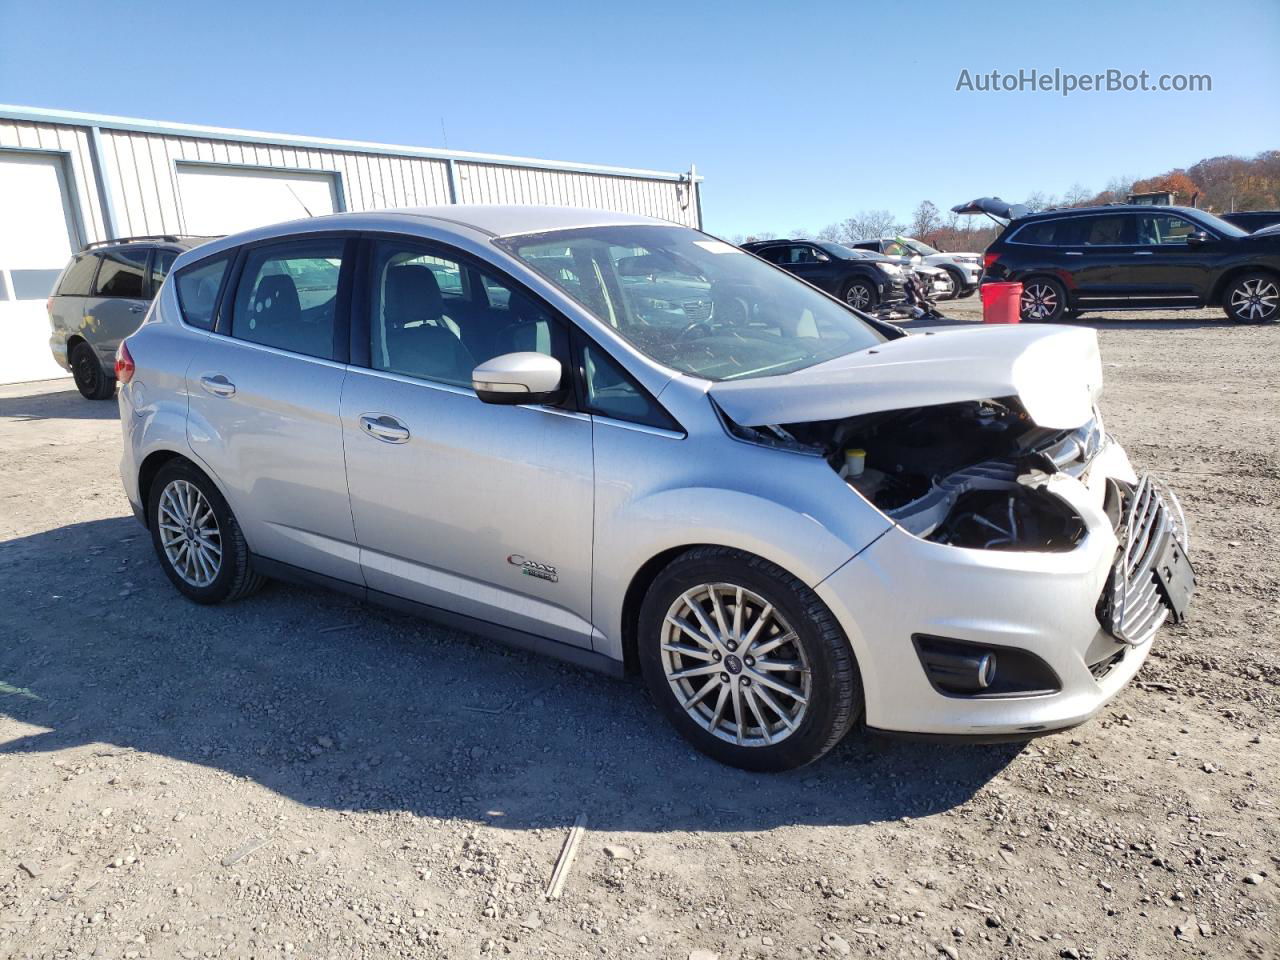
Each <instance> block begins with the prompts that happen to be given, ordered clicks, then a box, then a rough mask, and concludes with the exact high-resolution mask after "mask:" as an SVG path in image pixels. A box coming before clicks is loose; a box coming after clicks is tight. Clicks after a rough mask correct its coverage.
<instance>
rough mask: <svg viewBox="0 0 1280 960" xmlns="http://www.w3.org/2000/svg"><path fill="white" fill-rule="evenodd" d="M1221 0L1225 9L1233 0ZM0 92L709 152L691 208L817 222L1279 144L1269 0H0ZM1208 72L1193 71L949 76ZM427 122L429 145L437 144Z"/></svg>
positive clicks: (302, 125)
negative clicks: (962, 88)
mask: <svg viewBox="0 0 1280 960" xmlns="http://www.w3.org/2000/svg"><path fill="white" fill-rule="evenodd" d="M1228 13H1229V15H1228ZM0 27H2V29H0V102H6V103H17V104H23V105H29V106H42V107H59V108H63V109H70V110H82V111H88V112H96V113H112V114H121V115H126V116H139V117H145V118H149V119H156V120H176V121H183V122H188V123H201V124H210V125H217V126H228V127H245V128H251V129H258V130H269V131H278V132H286V133H300V134H311V135H316V136H332V137H341V138H350V139H359V140H379V141H389V142H394V143H410V144H419V145H428V146H445V145H447V146H449V147H452V148H454V149H461V150H479V151H489V152H496V153H511V154H520V155H525V156H537V157H546V158H552V159H561V160H578V161H584V162H593V163H608V164H619V165H624V166H635V167H651V168H656V169H664V170H682V169H687V168H688V166H689V164H690V163H696V164H697V165H698V170H699V172H700V173H701V174H703V175H705V177H706V178H707V179H706V183H705V185H704V194H703V201H704V210H705V217H706V226H707V229H709V230H711V231H713V232H717V233H722V234H725V235H733V234H736V233H747V232H752V231H759V230H772V231H775V232H778V233H785V232H787V231H790V230H791V229H792V228H795V227H804V228H807V229H810V230H816V229H818V228H820V227H822V226H823V225H825V224H827V223H830V222H833V221H836V220H840V219H843V218H844V217H847V216H849V215H851V214H853V213H855V212H856V211H858V210H863V209H872V208H888V209H890V210H893V211H894V212H896V213H898V214H899V215H900V216H902V217H904V218H905V217H906V216H908V215H909V213H910V211H911V210H912V209H913V208H914V206H915V205H916V204H917V203H918V202H919V201H920V200H922V199H930V200H932V201H934V202H935V203H936V204H938V206H940V207H944V208H945V207H949V206H951V205H953V204H955V203H957V202H960V201H962V200H968V199H971V198H972V197H973V196H975V195H982V194H989V193H995V194H999V195H1001V196H1004V197H1005V198H1012V199H1020V198H1022V197H1023V196H1025V195H1026V194H1027V193H1029V192H1031V191H1033V190H1040V191H1044V192H1046V193H1061V192H1063V191H1065V190H1066V189H1067V188H1069V187H1070V186H1071V185H1072V184H1073V183H1076V182H1079V183H1082V184H1084V185H1086V186H1088V187H1090V188H1092V189H1095V190H1098V189H1102V187H1103V186H1105V184H1106V181H1107V180H1108V179H1109V178H1111V177H1112V176H1116V175H1126V174H1127V175H1137V176H1141V175H1150V174H1155V173H1159V172H1163V171H1164V170H1166V169H1168V168H1171V167H1175V166H1180V165H1187V164H1190V163H1193V162H1195V161H1196V160H1199V159H1201V158H1203V157H1206V156H1212V155H1217V154H1224V153H1239V154H1253V153H1256V152H1258V151H1260V150H1263V149H1274V148H1280V98H1278V97H1277V96H1276V91H1277V90H1280V3H1277V2H1276V0H1256V2H1249V3H1244V2H1240V3H1233V4H1231V5H1230V6H1229V7H1225V6H1214V5H1209V4H1204V3H1203V2H1199V3H1193V2H1182V0H1173V2H1132V3H1126V4H1124V5H1123V6H1121V5H1115V4H1109V3H1093V2H1073V3H1027V2H1023V3H1005V2H982V3H967V4H962V3H956V2H954V0H952V2H946V3H934V2H926V0H916V2H914V3H875V4H872V3H853V2H821V0H810V2H809V3H804V4H784V3H779V2H776V0H773V2H767V3H756V2H750V0H734V2H720V3H704V4H696V3H689V2H687V0H684V2H670V3H668V2H665V0H660V2H648V3H644V4H625V5H623V4H607V3H600V2H599V0H592V2H579V0H555V2H554V3H552V2H538V3H529V2H523V3H516V2H512V3H508V2H494V3H484V2H471V3H462V4H459V3H432V2H400V3H389V2H378V0H366V2H362V3H351V2H349V0H348V2H328V0H308V2H305V3H286V2H279V3H277V2H264V0H258V2H254V3H245V2H241V0H220V2H218V3H213V4H200V5H194V4H193V5H187V4H182V3H173V4H157V3H155V2H154V0H152V2H150V3H145V4H143V3H130V2H125V0H108V2H103V0H95V2H92V3H84V2H73V0H61V2H59V3H57V4H52V3H31V2H25V0H0ZM1055 67H1057V68H1060V69H1062V70H1064V71H1071V72H1075V73H1081V74H1083V73H1092V72H1095V71H1104V70H1107V69H1109V68H1114V69H1117V70H1120V71H1123V72H1132V73H1137V72H1139V71H1141V70H1147V71H1149V72H1150V73H1151V74H1152V76H1153V77H1155V76H1158V75H1159V74H1161V73H1205V74H1209V75H1211V76H1212V79H1213V90H1212V92H1209V93H1150V92H1148V93H1105V92H1091V93H1076V94H1074V95H1072V96H1070V97H1065V98H1064V97H1062V96H1060V95H1058V94H1055V93H1030V92H1023V93H997V94H990V93H969V92H957V91H956V89H955V87H956V83H957V79H958V77H959V76H960V71H961V70H962V69H968V70H969V71H970V72H971V74H978V73H986V72H989V71H991V70H1000V71H1002V72H1009V73H1016V72H1017V71H1018V69H1019V68H1026V69H1028V70H1029V69H1031V68H1038V69H1040V70H1042V71H1045V70H1047V71H1052V70H1053V69H1054V68H1055ZM446 139H447V143H446Z"/></svg>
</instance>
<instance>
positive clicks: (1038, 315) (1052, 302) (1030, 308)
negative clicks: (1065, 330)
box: [1018, 277, 1069, 323]
mask: <svg viewBox="0 0 1280 960" xmlns="http://www.w3.org/2000/svg"><path fill="white" fill-rule="evenodd" d="M1018 308H1019V309H1018V314H1019V316H1020V317H1021V318H1022V322H1023V323H1054V322H1056V321H1058V320H1062V319H1064V318H1065V317H1066V316H1067V313H1068V312H1069V311H1068V309H1067V291H1066V290H1065V289H1063V286H1062V284H1060V283H1059V282H1058V281H1057V280H1050V279H1049V278H1048V277H1032V278H1031V279H1030V280H1027V281H1025V282H1024V283H1023V284H1022V299H1021V301H1020V302H1019V304H1018Z"/></svg>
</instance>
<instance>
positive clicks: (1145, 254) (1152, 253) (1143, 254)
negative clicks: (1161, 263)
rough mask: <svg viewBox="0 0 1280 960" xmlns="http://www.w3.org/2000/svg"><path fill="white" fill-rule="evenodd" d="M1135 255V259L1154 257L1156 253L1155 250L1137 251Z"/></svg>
mask: <svg viewBox="0 0 1280 960" xmlns="http://www.w3.org/2000/svg"><path fill="white" fill-rule="evenodd" d="M1133 255H1134V256H1135V257H1154V256H1155V255H1156V252H1155V251H1154V250H1135V251H1133Z"/></svg>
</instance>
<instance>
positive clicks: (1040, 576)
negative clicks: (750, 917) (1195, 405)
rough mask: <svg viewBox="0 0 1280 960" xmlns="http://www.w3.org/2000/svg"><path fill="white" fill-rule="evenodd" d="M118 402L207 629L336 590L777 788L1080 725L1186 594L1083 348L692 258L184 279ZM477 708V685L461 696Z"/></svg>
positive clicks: (308, 246) (585, 254) (135, 480)
mask: <svg viewBox="0 0 1280 960" xmlns="http://www.w3.org/2000/svg"><path fill="white" fill-rule="evenodd" d="M116 375H117V379H118V380H119V383H120V389H119V402H120V410H121V421H122V425H123V430H124V457H123V460H122V463H121V470H122V475H123V479H124V486H125V490H126V492H127V494H128V497H129V500H130V502H131V503H132V504H133V506H134V509H135V511H136V512H137V514H138V516H139V517H140V518H141V519H142V521H143V522H144V523H145V524H146V525H147V526H148V528H149V529H150V531H151V536H152V540H153V543H154V546H155V551H156V555H157V557H158V559H159V562H160V564H161V565H162V567H163V568H164V570H165V572H166V574H167V575H168V577H169V579H170V580H171V581H172V583H173V584H174V586H175V587H176V588H177V589H178V590H179V591H180V592H182V593H183V594H184V595H185V596H187V597H189V598H190V599H192V600H194V601H196V602H198V603H217V602H221V601H225V600H231V599H236V598H239V597H243V596H245V595H247V594H248V593H250V592H252V591H253V590H254V589H255V588H256V587H257V586H258V585H259V584H260V583H261V582H262V578H263V577H264V576H271V577H280V578H283V579H298V580H305V581H307V582H311V583H320V584H326V585H329V586H332V587H334V588H335V589H339V590H343V591H346V592H348V593H350V594H353V595H355V596H358V597H364V598H368V599H370V600H375V601H378V602H382V603H387V604H391V605H393V606H396V607H398V608H401V609H406V610H411V611H416V612H420V613H422V614H424V615H426V616H430V617H435V618H441V619H445V620H446V621H448V622H450V623H453V624H459V625H462V626H464V627H466V628H468V629H471V630H474V631H476V632H479V633H483V634H486V635H490V636H495V637H498V638H500V639H504V640H507V641H510V642H514V643H517V644H520V645H523V646H526V647H530V648H533V649H537V650H540V651H545V652H547V653H551V654H554V655H558V656H562V657H564V658H566V659H568V660H571V661H573V662H575V663H579V664H583V665H587V666H591V667H596V668H599V669H601V670H604V671H607V672H612V673H618V674H620V673H623V672H624V671H625V670H626V669H628V668H635V669H638V670H639V672H640V673H642V674H643V676H644V678H645V681H646V682H647V684H648V686H649V689H650V691H651V692H652V694H653V697H654V699H655V700H656V702H657V704H658V706H659V707H660V708H661V710H662V711H663V712H664V713H665V714H666V715H667V716H668V717H669V718H670V719H671V721H672V722H673V723H674V724H675V726H676V727H677V729H679V731H680V732H681V733H682V734H684V735H685V736H686V737H688V738H689V740H690V741H692V743H693V744H695V745H696V746H697V747H698V748H699V749H701V750H703V751H705V752H707V753H708V754H710V755H712V756H714V757H717V758H719V759H720V760H723V761H725V762H727V763H731V764H736V765H738V766H742V767H747V768H753V769H760V770H780V769H785V768H789V767H794V766H798V765H800V764H803V763H807V762H810V761H812V760H814V759H816V758H818V757H820V756H821V755H822V754H824V753H825V752H826V751H828V750H829V749H831V747H833V746H834V745H835V744H836V743H837V742H839V740H840V739H841V738H842V737H843V736H844V735H845V734H846V733H847V732H848V731H849V730H850V729H851V728H852V727H853V726H854V725H855V724H857V723H859V722H865V724H866V725H867V726H869V727H874V728H880V729H882V730H889V731H897V732H909V733H924V734H945V735H952V736H957V735H958V736H967V737H978V738H987V739H990V738H1000V737H1014V738H1026V737H1029V736H1032V735H1034V734H1038V733H1044V732H1047V731H1051V730H1057V729H1061V728H1063V727H1068V726H1071V725H1073V724H1077V723H1080V722H1081V721H1083V720H1085V719H1086V718H1087V717H1089V716H1090V715H1091V714H1093V713H1094V712H1095V711H1096V710H1098V709H1099V708H1100V707H1101V706H1102V704H1104V703H1105V702H1106V701H1107V700H1108V699H1109V698H1110V697H1112V696H1114V695H1115V693H1116V692H1117V691H1118V690H1120V688H1121V687H1122V686H1123V685H1124V684H1125V683H1126V682H1127V681H1128V680H1129V678H1130V677H1132V676H1133V675H1134V673H1135V672H1137V670H1138V668H1139V666H1140V665H1141V664H1142V662H1143V659H1144V658H1145V657H1146V656H1147V652H1148V651H1149V650H1150V649H1151V643H1152V637H1153V636H1154V635H1155V633H1156V631H1157V629H1158V628H1159V627H1160V626H1161V624H1162V623H1163V622H1164V621H1165V620H1166V618H1168V617H1170V616H1173V617H1175V618H1176V617H1181V616H1182V615H1183V613H1184V611H1185V610H1186V605H1187V602H1188V597H1189V594H1190V590H1191V584H1192V580H1191V573H1190V567H1189V564H1188V561H1187V559H1186V554H1185V552H1184V549H1185V543H1186V540H1185V532H1184V530H1185V525H1184V523H1183V520H1182V516H1181V513H1180V512H1179V510H1178V506H1177V502H1176V501H1175V500H1174V499H1173V497H1172V495H1171V494H1169V493H1168V492H1167V490H1165V488H1164V487H1163V486H1162V485H1161V484H1160V483H1159V482H1157V481H1156V480H1154V479H1152V478H1150V477H1145V476H1143V477H1139V476H1136V475H1135V474H1134V471H1133V469H1132V468H1131V467H1130V465H1129V461H1128V460H1127V459H1126V457H1125V454H1124V451H1123V450H1122V449H1121V448H1120V446H1119V445H1118V444H1117V443H1115V442H1114V441H1113V440H1112V439H1111V438H1109V437H1108V436H1107V435H1106V433H1105V431H1104V430H1103V428H1102V423H1101V421H1100V420H1099V418H1098V414H1097V410H1096V408H1095V403H1096V401H1097V398H1098V393H1099V390H1100V389H1101V384H1102V370H1101V364H1100V362H1099V356H1098V346H1097V342H1096V340H1095V336H1094V334H1093V332H1092V331H1089V330H1083V329H1077V328H1071V329H1056V328H1044V327H1021V326H1014V327H1003V328H988V329H979V330H965V331H958V332H944V333H936V334H935V333H922V334H917V335H910V336H908V335H905V334H904V333H903V331H902V330H900V329H899V328H897V327H894V326H891V325H889V324H885V323H881V322H879V321H875V320H871V319H868V318H866V317H865V316H862V315H860V314H859V313H857V312H856V311H854V310H853V309H851V308H850V307H849V306H848V305H847V304H845V303H843V302H842V301H841V300H839V299H838V298H837V297H835V296H831V295H828V294H826V293H823V292H822V291H820V290H818V289H816V288H814V287H813V286H810V285H809V284H806V283H804V282H802V281H800V280H797V279H796V278H795V277H793V276H791V275H790V274H788V273H786V272H785V271H783V270H781V269H779V268H777V267H775V266H772V265H770V264H768V263H766V262H765V261H764V260H762V259H760V258H758V257H755V256H751V255H749V254H747V253H745V252H743V251H741V250H739V249H737V248H736V247H733V246H731V245H729V244H727V243H723V242H721V241H720V240H717V239H715V238H713V237H710V236H707V235H706V234H703V233H699V232H697V231H695V230H690V229H687V228H684V227H679V226H675V225H672V224H670V223H667V222H664V221H659V220H652V219H646V218H640V217H634V216H628V215H623V214H616V213H603V212H593V211H587V210H577V209H560V208H538V207H484V206H451V207H446V208H437V209H418V210H403V211H386V212H379V213H365V214H340V215H336V216H328V217H317V218H315V219H311V220H305V221H299V222H296V223H290V224H282V225H278V226H272V227H266V228H262V229H258V230H254V231H251V232H248V233H242V234H239V235H237V236H231V237H226V238H224V239H220V240H215V241H212V242H210V243H206V244H204V245H202V246H200V247H198V248H197V249H195V250H192V251H189V252H187V253H184V254H182V255H181V256H180V257H179V258H178V260H177V262H176V263H175V264H174V267H173V272H172V273H171V274H170V275H169V278H168V279H167V280H166V281H165V283H164V285H163V287H162V289H161V291H160V293H159V296H158V297H157V299H156V301H155V303H154V306H153V307H152V309H151V311H150V312H149V314H148V315H147V319H146V321H145V322H144V323H143V324H142V326H141V328H140V329H139V330H138V331H137V332H136V333H134V334H132V335H131V336H129V337H128V338H127V339H126V340H125V341H124V342H123V344H122V345H121V347H120V350H119V353H118V357H117V363H116ZM477 682H483V678H482V677H477Z"/></svg>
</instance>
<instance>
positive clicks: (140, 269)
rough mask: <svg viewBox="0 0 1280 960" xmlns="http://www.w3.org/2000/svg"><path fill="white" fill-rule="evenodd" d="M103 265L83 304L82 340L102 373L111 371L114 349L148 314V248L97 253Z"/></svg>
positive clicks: (128, 248)
mask: <svg viewBox="0 0 1280 960" xmlns="http://www.w3.org/2000/svg"><path fill="white" fill-rule="evenodd" d="M100 256H101V258H102V265H101V266H100V267H98V278H97V281H96V282H95V283H94V287H93V296H92V297H90V298H89V300H88V302H86V304H85V310H84V326H83V333H84V338H85V339H86V340H88V341H89V343H90V344H91V345H92V346H93V349H94V351H95V352H96V353H97V354H98V360H99V361H100V362H101V363H102V365H103V369H104V370H111V369H112V364H113V363H114V362H115V355H116V347H118V346H120V341H121V340H123V339H124V338H125V337H127V336H129V334H131V333H133V331H135V330H137V329H138V325H139V324H141V323H142V317H143V315H144V314H145V313H146V312H147V305H148V294H147V262H148V259H149V258H150V256H151V248H150V247H138V246H129V247H115V248H113V249H110V250H103V251H102V253H101V254H100Z"/></svg>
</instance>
